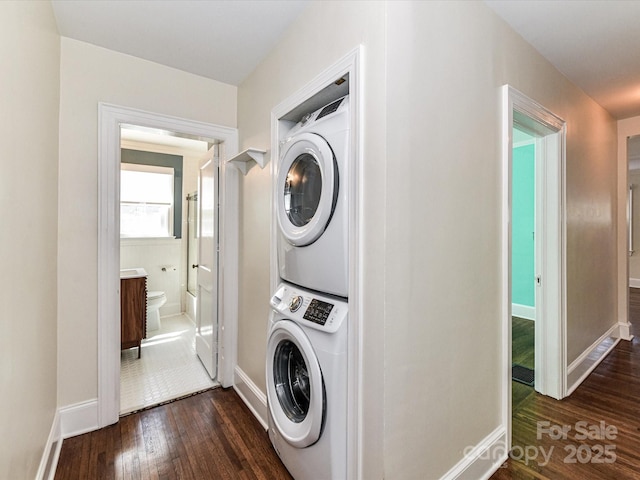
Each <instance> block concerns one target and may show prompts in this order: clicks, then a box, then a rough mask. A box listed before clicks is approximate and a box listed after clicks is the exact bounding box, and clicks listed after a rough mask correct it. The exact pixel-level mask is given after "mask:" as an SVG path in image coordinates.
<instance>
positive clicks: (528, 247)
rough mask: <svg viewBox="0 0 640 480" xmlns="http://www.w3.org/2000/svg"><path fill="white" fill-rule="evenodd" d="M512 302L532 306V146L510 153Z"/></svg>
mask: <svg viewBox="0 0 640 480" xmlns="http://www.w3.org/2000/svg"><path fill="white" fill-rule="evenodd" d="M512 175H513V178H512V185H513V190H512V209H511V218H512V223H511V228H512V230H511V255H512V256H511V301H512V303H515V304H519V305H526V306H529V307H534V306H535V239H534V232H535V225H536V223H535V219H536V214H535V145H533V144H531V145H524V146H521V147H516V148H514V149H513V171H512Z"/></svg>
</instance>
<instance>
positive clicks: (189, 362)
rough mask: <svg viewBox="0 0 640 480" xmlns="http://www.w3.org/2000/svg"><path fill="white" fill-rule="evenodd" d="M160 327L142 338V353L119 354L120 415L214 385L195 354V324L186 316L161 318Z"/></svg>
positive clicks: (127, 352)
mask: <svg viewBox="0 0 640 480" xmlns="http://www.w3.org/2000/svg"><path fill="white" fill-rule="evenodd" d="M161 325H162V326H161V328H160V329H159V330H157V331H154V332H149V336H148V338H147V339H146V340H143V341H142V356H141V358H140V359H138V349H137V348H131V349H129V350H123V351H122V352H121V353H120V415H125V414H128V413H131V412H134V411H137V410H141V409H143V408H147V407H150V406H153V405H158V404H160V403H164V402H167V401H170V400H174V399H176V398H180V397H183V396H185V395H189V394H192V393H195V392H200V391H203V390H207V389H209V388H212V387H214V386H216V385H217V382H214V381H213V380H211V378H210V377H209V375H208V374H207V371H206V370H205V368H204V366H203V365H202V363H201V362H200V360H199V359H198V356H197V355H196V348H195V338H196V337H195V325H194V323H193V322H192V321H191V319H190V318H189V317H187V316H186V315H184V314H182V315H172V316H169V317H162V319H161Z"/></svg>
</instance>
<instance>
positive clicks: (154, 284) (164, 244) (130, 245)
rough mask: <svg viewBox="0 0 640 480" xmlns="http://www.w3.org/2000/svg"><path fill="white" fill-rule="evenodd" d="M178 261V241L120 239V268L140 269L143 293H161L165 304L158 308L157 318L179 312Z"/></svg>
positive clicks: (182, 270) (180, 270) (180, 290)
mask: <svg viewBox="0 0 640 480" xmlns="http://www.w3.org/2000/svg"><path fill="white" fill-rule="evenodd" d="M181 261H182V240H181V239H179V238H129V239H122V240H120V268H121V269H124V268H138V267H142V268H144V269H145V271H146V272H147V290H148V291H154V290H155V291H161V292H164V294H165V297H166V298H167V302H166V303H165V304H164V305H163V306H162V307H160V316H165V315H175V314H178V313H180V312H182V311H183V307H182V288H181V284H180V277H181V275H182V273H183V272H184V271H185V269H184V265H183V264H182V263H181ZM163 268H164V270H163Z"/></svg>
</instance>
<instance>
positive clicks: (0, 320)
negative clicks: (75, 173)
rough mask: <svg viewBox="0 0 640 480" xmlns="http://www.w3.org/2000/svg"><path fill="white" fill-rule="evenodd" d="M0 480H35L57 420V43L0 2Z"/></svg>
mask: <svg viewBox="0 0 640 480" xmlns="http://www.w3.org/2000/svg"><path fill="white" fill-rule="evenodd" d="M0 59H1V61H0V78H1V79H2V80H1V81H0V112H1V114H0V145H2V156H3V161H2V166H3V167H2V168H3V170H2V174H0V218H2V224H3V226H2V228H0V258H1V259H2V262H1V264H2V275H0V304H1V305H2V314H1V315H0V332H1V333H0V426H1V427H0V430H1V431H2V435H0V478H35V476H36V472H37V470H38V464H39V462H40V459H41V457H42V456H43V451H44V449H45V443H46V442H47V437H48V435H49V431H50V429H51V428H52V423H53V419H54V414H55V411H56V381H57V373H56V354H57V353H56V352H57V350H56V302H57V299H56V296H57V293H56V284H57V274H58V270H57V265H56V255H57V243H58V242H57V238H58V226H57V221H58V219H57V210H58V182H57V178H58V105H59V76H60V67H59V62H60V37H59V36H58V33H57V30H56V24H55V19H54V17H53V11H52V9H51V4H50V3H49V2H39V1H32V2H21V1H4V2H0Z"/></svg>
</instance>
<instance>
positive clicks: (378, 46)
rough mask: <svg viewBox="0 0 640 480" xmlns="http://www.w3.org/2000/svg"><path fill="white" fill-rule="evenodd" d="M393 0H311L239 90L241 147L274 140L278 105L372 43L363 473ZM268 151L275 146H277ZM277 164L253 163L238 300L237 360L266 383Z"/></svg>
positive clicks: (372, 383) (377, 441)
mask: <svg viewBox="0 0 640 480" xmlns="http://www.w3.org/2000/svg"><path fill="white" fill-rule="evenodd" d="M385 9H386V6H385V3H384V2H378V1H359V2H326V1H323V2H311V4H310V6H309V7H308V9H307V10H306V11H304V12H303V13H302V15H301V16H300V18H299V19H298V20H297V21H296V22H295V24H294V25H293V26H292V27H291V28H290V29H289V30H288V31H287V32H286V34H285V35H284V36H283V38H282V40H281V42H280V43H279V44H278V46H277V47H276V48H275V49H274V50H273V51H272V52H271V53H270V54H269V55H268V56H267V57H266V58H265V60H264V61H263V62H262V63H261V64H260V66H259V67H258V68H257V69H256V70H255V71H254V72H253V73H252V74H251V75H250V76H249V78H248V79H247V80H246V81H245V82H244V83H243V84H242V85H240V87H239V90H238V127H239V133H240V138H241V145H240V149H241V150H242V149H243V148H247V147H257V148H266V149H269V148H270V112H271V110H272V109H273V108H274V107H275V106H276V105H278V104H279V103H280V102H282V101H283V100H284V99H286V98H287V97H289V96H290V95H291V94H292V93H293V92H295V91H297V90H298V89H300V88H302V87H303V86H305V85H306V84H307V83H308V82H310V81H311V80H312V79H313V78H314V77H315V76H316V75H318V74H319V73H320V72H322V71H323V70H324V69H326V68H327V67H328V66H330V65H331V64H333V63H334V62H336V61H337V60H338V59H340V58H342V57H343V56H344V55H346V54H347V53H348V52H350V51H351V50H353V49H354V48H356V47H357V46H358V45H359V44H362V45H363V46H364V56H365V59H366V62H365V64H364V72H363V74H364V77H365V80H364V82H365V84H366V87H365V90H364V99H363V101H364V112H365V115H364V117H365V120H364V122H365V131H364V138H363V150H364V155H365V158H366V160H365V171H364V172H363V180H364V183H365V185H366V188H365V190H364V192H363V204H364V205H366V209H365V211H364V217H363V232H362V234H363V243H364V248H363V254H364V256H365V259H366V261H365V278H364V279H363V282H364V284H365V285H366V287H365V290H364V318H365V321H366V324H367V327H366V331H365V339H364V343H365V352H364V362H363V368H364V369H365V371H366V372H367V376H366V383H365V386H364V389H365V394H364V398H363V412H364V416H365V422H364V431H363V441H364V445H365V448H366V451H367V453H368V455H367V459H366V460H367V461H366V463H365V465H364V478H379V477H381V473H382V423H381V421H380V420H381V413H382V410H383V405H382V395H381V388H382V377H383V363H382V361H383V358H384V357H383V353H384V344H383V340H382V328H383V322H384V308H385V307H384V304H383V298H384V296H383V293H382V292H383V290H384V277H383V275H382V270H383V264H384V249H383V246H384V235H385V234H384V223H383V221H382V217H381V212H383V207H384V201H385V175H384V167H383V166H384V164H385V161H386V158H385V153H386V152H385V136H384V118H385V102H384V97H385V79H386V74H385V70H384V63H385V56H384V16H385ZM269 154H270V152H269ZM270 195H271V178H270V174H269V169H268V168H265V169H264V170H260V169H259V168H253V169H252V170H251V171H250V172H249V174H248V175H247V176H246V177H244V180H243V185H242V197H241V215H242V218H241V219H240V222H241V223H240V238H241V240H240V292H239V295H240V303H239V335H238V340H239V345H238V365H239V367H240V368H241V369H242V370H243V371H244V372H245V373H246V374H247V375H248V376H249V377H250V379H251V380H252V381H253V382H254V383H255V384H256V385H257V386H258V387H259V388H260V389H261V390H262V392H264V391H265V373H264V372H265V357H266V341H267V339H266V335H267V317H268V314H269V298H270V296H271V293H272V292H270V291H269V249H270V245H269V241H268V239H269V225H270V218H271V211H270V207H269V205H270V204H269V202H270Z"/></svg>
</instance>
